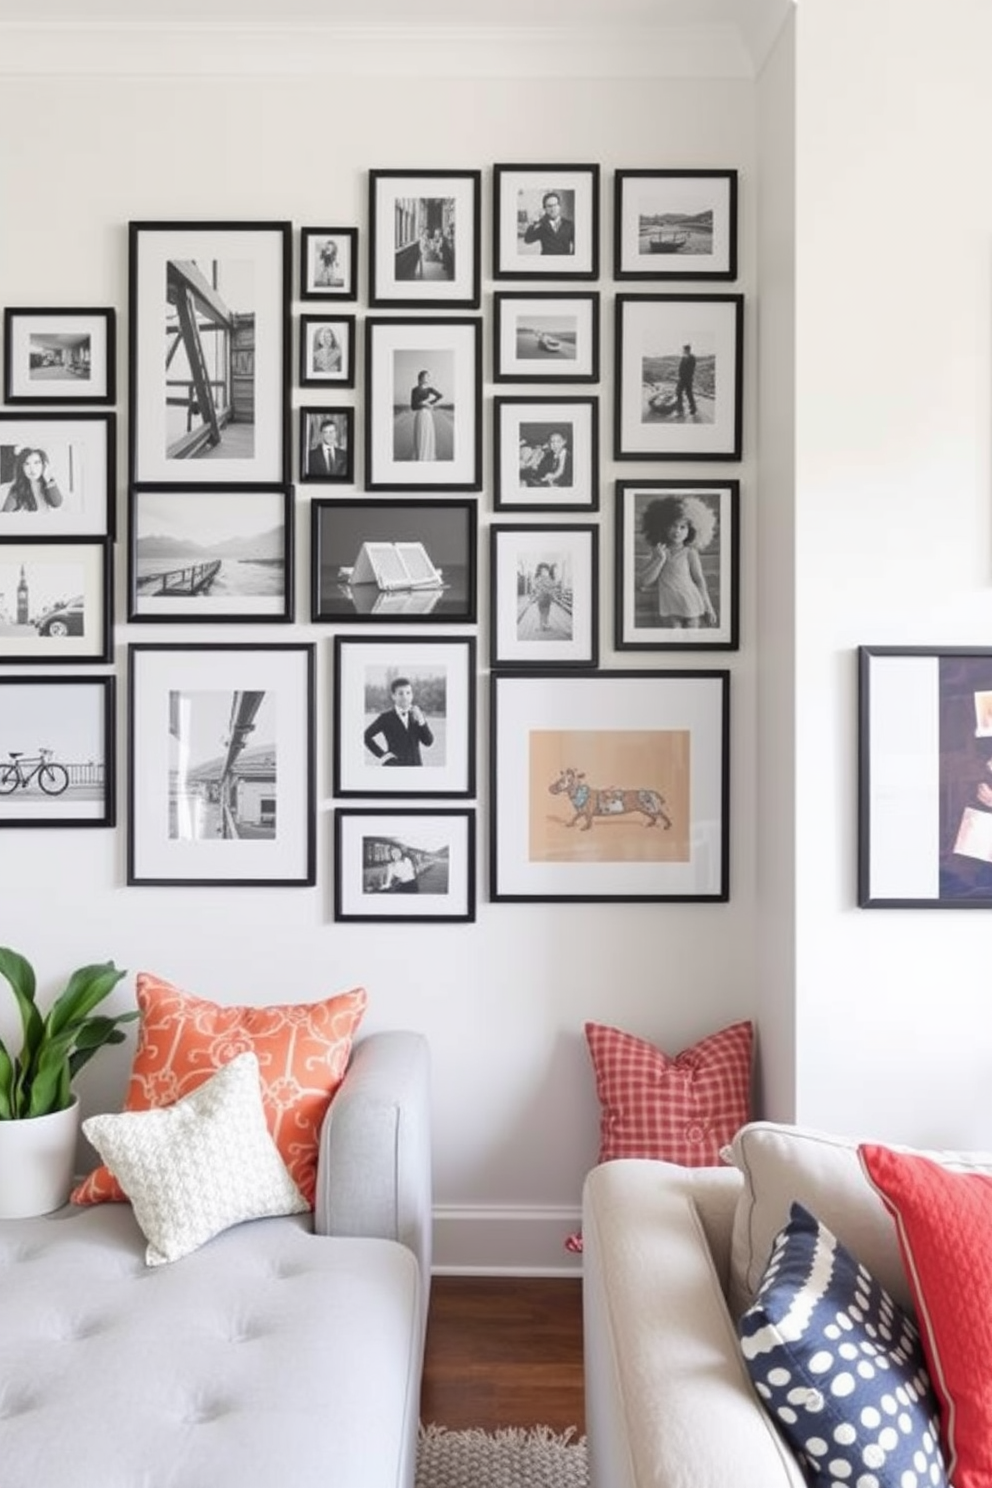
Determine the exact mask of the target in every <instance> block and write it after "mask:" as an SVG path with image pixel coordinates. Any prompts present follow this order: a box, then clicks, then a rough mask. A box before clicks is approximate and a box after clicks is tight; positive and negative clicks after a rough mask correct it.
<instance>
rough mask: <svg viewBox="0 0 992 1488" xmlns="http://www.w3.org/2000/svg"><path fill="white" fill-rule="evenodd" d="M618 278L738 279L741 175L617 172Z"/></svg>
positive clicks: (730, 172)
mask: <svg viewBox="0 0 992 1488" xmlns="http://www.w3.org/2000/svg"><path fill="white" fill-rule="evenodd" d="M613 228H614V240H613V257H614V267H613V274H614V278H616V279H621V280H623V279H645V280H647V279H710V280H716V281H718V280H727V279H736V278H737V172H736V171H734V170H618V171H617V172H616V175H615V176H614V215H613Z"/></svg>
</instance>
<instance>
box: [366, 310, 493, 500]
mask: <svg viewBox="0 0 992 1488" xmlns="http://www.w3.org/2000/svg"><path fill="white" fill-rule="evenodd" d="M365 338H366V339H365V489H366V490H367V491H387V490H389V491H422V490H424V489H427V490H432V491H478V490H481V488H482V322H481V320H480V319H479V317H478V316H460V317H459V316H453V317H451V318H450V319H447V320H427V319H420V318H417V317H413V316H395V317H394V316H375V317H369V319H368V320H366V322H365Z"/></svg>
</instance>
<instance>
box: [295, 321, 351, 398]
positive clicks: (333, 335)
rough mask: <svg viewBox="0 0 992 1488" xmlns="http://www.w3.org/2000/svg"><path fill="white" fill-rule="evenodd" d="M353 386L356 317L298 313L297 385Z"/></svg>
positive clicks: (311, 386) (316, 386) (312, 386)
mask: <svg viewBox="0 0 992 1488" xmlns="http://www.w3.org/2000/svg"><path fill="white" fill-rule="evenodd" d="M354 386H355V317H354V316H353V315H301V316H300V387H310V388H321V387H345V388H350V387H354Z"/></svg>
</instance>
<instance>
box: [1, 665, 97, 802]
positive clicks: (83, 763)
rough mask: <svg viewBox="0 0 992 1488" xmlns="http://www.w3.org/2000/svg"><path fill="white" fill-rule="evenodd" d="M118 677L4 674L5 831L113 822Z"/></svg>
mask: <svg viewBox="0 0 992 1488" xmlns="http://www.w3.org/2000/svg"><path fill="white" fill-rule="evenodd" d="M115 702H116V679H115V678H114V677H112V676H111V677H84V678H79V679H78V680H77V679H76V678H70V677H53V678H51V679H49V678H47V677H23V678H21V677H18V678H13V677H0V829H2V828H4V827H112V826H113V825H114V822H115V819H116V804H115V803H116V790H115V780H116V777H115V750H114V739H115Z"/></svg>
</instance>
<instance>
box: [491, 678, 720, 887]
mask: <svg viewBox="0 0 992 1488" xmlns="http://www.w3.org/2000/svg"><path fill="white" fill-rule="evenodd" d="M729 687H730V674H729V672H726V671H655V672H639V671H638V672H634V671H616V672H614V671H602V672H596V671H587V672H562V671H533V672H507V671H494V672H493V673H492V674H491V676H490V750H489V761H490V775H489V800H490V824H489V830H490V897H491V898H492V899H494V900H506V901H514V900H527V899H534V900H541V901H546V902H552V901H559V900H572V901H588V902H599V901H606V900H616V901H621V902H624V903H636V902H641V901H664V900H667V901H683V902H689V901H707V902H722V901H725V900H727V899H728V898H729V894H730V890H729V819H728V803H729V779H730V774H729V759H730V756H729V743H730V729H729Z"/></svg>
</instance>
